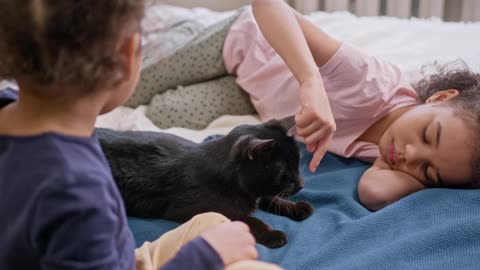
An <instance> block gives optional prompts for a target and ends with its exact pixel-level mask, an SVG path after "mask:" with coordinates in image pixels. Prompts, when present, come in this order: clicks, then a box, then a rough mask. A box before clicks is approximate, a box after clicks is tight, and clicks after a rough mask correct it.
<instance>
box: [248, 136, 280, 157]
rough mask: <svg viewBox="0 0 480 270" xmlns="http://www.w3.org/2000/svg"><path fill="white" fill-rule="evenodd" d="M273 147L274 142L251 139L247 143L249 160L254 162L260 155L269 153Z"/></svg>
mask: <svg viewBox="0 0 480 270" xmlns="http://www.w3.org/2000/svg"><path fill="white" fill-rule="evenodd" d="M274 145H275V140H273V139H270V140H263V139H257V138H255V139H252V140H251V141H249V142H248V149H247V154H248V158H249V159H250V160H254V159H255V158H257V157H258V156H260V155H264V154H265V153H268V152H270V150H271V149H272V148H273V146H274Z"/></svg>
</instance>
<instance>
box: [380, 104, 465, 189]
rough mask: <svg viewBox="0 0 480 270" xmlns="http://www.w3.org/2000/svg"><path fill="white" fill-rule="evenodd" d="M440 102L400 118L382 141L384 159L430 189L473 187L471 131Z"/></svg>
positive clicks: (384, 135) (414, 110) (449, 107)
mask: <svg viewBox="0 0 480 270" xmlns="http://www.w3.org/2000/svg"><path fill="white" fill-rule="evenodd" d="M440 103H441V102H440ZM440 103H436V102H428V101H427V104H423V105H419V106H417V107H415V108H414V109H412V110H410V111H407V112H406V113H404V114H403V115H401V116H400V117H399V118H398V119H396V120H395V121H394V122H393V123H392V124H391V125H390V127H389V128H388V129H387V130H386V132H385V133H384V134H383V136H382V138H381V139H380V143H379V148H380V155H381V158H382V159H383V160H384V161H385V162H386V163H387V164H389V166H390V168H391V169H392V170H398V171H402V172H405V173H407V174H409V175H411V176H413V177H415V178H416V179H418V180H419V181H420V182H422V183H423V184H424V185H426V186H431V187H432V186H456V187H459V186H463V185H467V184H470V183H471V182H472V179H471V177H472V176H471V171H472V168H471V166H472V165H471V159H472V156H473V152H472V151H473V148H472V146H471V145H469V144H468V143H467V142H469V141H470V140H471V135H470V134H471V131H470V130H469V128H468V127H467V125H465V123H464V121H463V120H462V119H461V118H459V117H458V116H456V115H455V113H454V110H453V108H452V107H451V106H448V105H447V104H440Z"/></svg>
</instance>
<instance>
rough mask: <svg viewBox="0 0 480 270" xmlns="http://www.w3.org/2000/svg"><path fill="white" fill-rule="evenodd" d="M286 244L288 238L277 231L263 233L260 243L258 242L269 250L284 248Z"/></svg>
mask: <svg viewBox="0 0 480 270" xmlns="http://www.w3.org/2000/svg"><path fill="white" fill-rule="evenodd" d="M287 242H288V236H287V235H286V234H285V233H284V232H282V231H278V230H273V231H269V232H265V233H264V234H263V235H262V239H261V241H259V243H260V244H262V245H264V246H266V247H269V248H279V247H282V246H284V245H285V244H286V243H287Z"/></svg>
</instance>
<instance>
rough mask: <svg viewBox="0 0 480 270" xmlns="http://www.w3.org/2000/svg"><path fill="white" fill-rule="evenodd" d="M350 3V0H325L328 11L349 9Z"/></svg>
mask: <svg viewBox="0 0 480 270" xmlns="http://www.w3.org/2000/svg"><path fill="white" fill-rule="evenodd" d="M303 1H305V0H303ZM307 1H308V0H307ZM349 3H350V1H349V0H325V10H326V11H337V10H348V8H349Z"/></svg>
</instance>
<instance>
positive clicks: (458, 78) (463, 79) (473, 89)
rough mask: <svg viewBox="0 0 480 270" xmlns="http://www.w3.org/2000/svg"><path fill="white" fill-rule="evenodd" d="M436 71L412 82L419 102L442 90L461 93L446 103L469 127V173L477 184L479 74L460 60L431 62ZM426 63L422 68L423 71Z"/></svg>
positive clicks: (479, 168) (479, 180)
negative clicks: (470, 159) (470, 169)
mask: <svg viewBox="0 0 480 270" xmlns="http://www.w3.org/2000/svg"><path fill="white" fill-rule="evenodd" d="M433 67H434V70H435V72H434V73H430V74H429V75H427V76H425V77H424V78H423V79H421V80H420V81H418V82H417V83H416V84H414V88H415V90H416V91H417V94H418V96H419V98H420V100H421V101H422V102H425V101H426V100H427V99H428V98H429V97H430V96H432V95H433V94H435V93H436V92H438V91H441V90H447V89H456V90H458V91H459V92H460V95H459V96H458V97H456V98H454V99H452V100H451V101H450V102H449V103H448V104H450V105H451V106H453V108H454V110H455V112H456V114H457V115H458V116H459V117H460V118H461V119H462V120H464V122H465V124H466V125H467V126H469V127H470V128H471V130H472V134H471V135H472V137H471V138H472V139H471V142H470V144H471V145H472V149H473V155H474V156H473V157H472V172H471V175H472V177H473V181H472V182H473V183H474V184H473V186H472V187H475V188H479V187H480V74H479V73H476V72H473V71H472V70H471V69H470V68H469V67H468V65H467V64H466V63H465V62H464V61H461V60H456V61H453V62H450V63H447V64H445V65H439V64H434V65H433ZM428 68H429V66H426V67H424V68H423V69H422V73H424V74H425V73H426V70H427V69H428Z"/></svg>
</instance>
